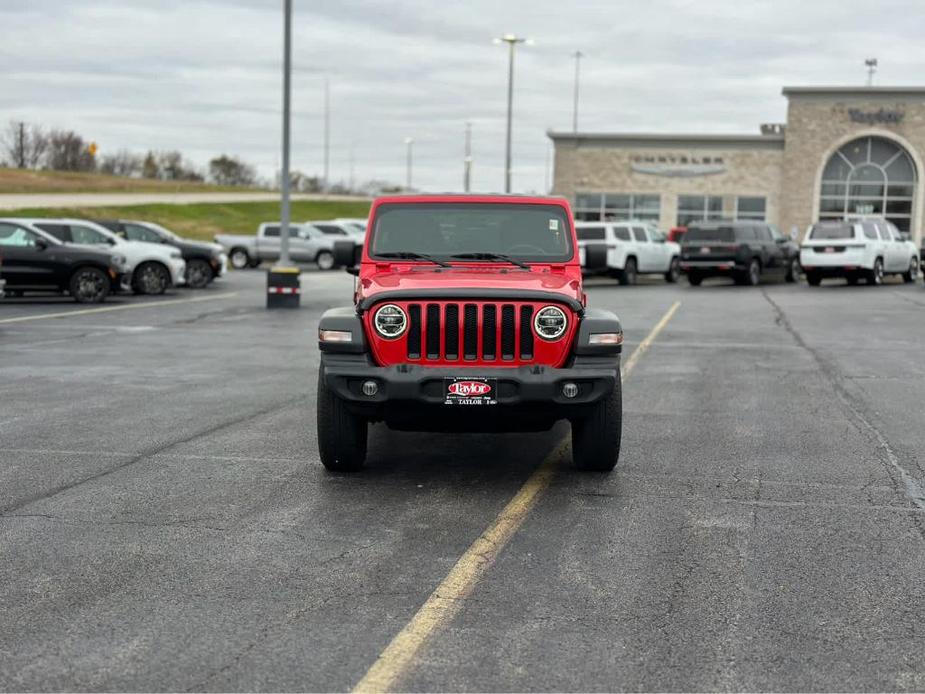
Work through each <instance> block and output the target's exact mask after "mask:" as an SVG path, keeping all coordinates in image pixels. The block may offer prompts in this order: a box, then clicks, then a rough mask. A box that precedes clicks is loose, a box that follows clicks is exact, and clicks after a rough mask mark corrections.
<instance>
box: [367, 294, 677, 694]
mask: <svg viewBox="0 0 925 694" xmlns="http://www.w3.org/2000/svg"><path fill="white" fill-rule="evenodd" d="M680 305H681V302H680V301H676V302H675V303H674V304H672V306H671V308H669V309H668V311H667V312H666V313H665V315H664V316H662V318H661V320H659V322H658V323H656V324H655V327H653V328H652V330H651V331H650V332H649V334H648V335H646V337H645V339H644V340H643V341H642V342H640V343H639V346H638V347H636V349H635V350H634V351H633V353H632V354H631V355H630V357H629V359H627V360H626V364H625V365H624V366H623V369H622V370H621V374H622V377H623V378H626V377H627V376H628V375H629V374H630V372H631V371H632V370H633V367H634V366H635V365H636V364H637V363H638V361H639V357H641V356H642V355H643V354H644V353H645V352H646V351H647V350H648V349H649V347H650V346H651V344H652V342H653V341H654V340H655V338H656V337H657V336H658V334H659V333H660V332H661V331H662V330H663V329H664V327H665V326H666V325H667V324H668V321H670V320H671V318H672V316H674V314H675V313H676V312H677V310H678V307H679V306H680ZM568 447H569V443H568V439H565V440H563V441H562V442H561V443H560V444H559V445H558V446H556V447H555V448H554V449H553V451H552V452H551V453H550V454H549V455H548V456H546V459H545V460H544V461H543V462H542V463H541V464H540V466H539V468H537V469H536V471H535V472H534V473H533V474H532V475H530V478H529V479H528V480H527V481H526V482H524V485H523V486H522V487H521V488H520V490H519V491H518V492H517V494H515V495H514V498H513V499H511V500H510V502H508V504H507V506H505V507H504V510H502V511H501V513H500V514H498V517H497V518H495V520H494V521H493V522H492V524H491V525H490V526H488V529H487V530H485V532H483V533H482V534H481V535H480V536H479V537H478V539H476V541H475V542H473V543H472V545H471V546H470V547H469V549H467V550H466V552H465V554H463V555H462V557H460V558H459V561H457V562H456V565H455V566H454V567H453V568H452V569H451V570H450V573H449V574H447V576H446V578H444V579H443V581H442V582H441V583H440V585H439V586H437V589H436V590H435V591H434V592H433V593H431V594H430V597H428V598H427V601H426V602H425V603H424V604H423V605H422V606H421V608H420V609H419V610H418V611H417V613H416V614H415V615H414V617H412V618H411V621H410V622H408V623H407V624H406V625H405V627H404V628H403V629H402V630H401V631H400V632H398V634H397V635H396V636H395V638H393V639H392V642H391V643H390V644H389V645H388V646H386V648H385V650H384V651H382V653H381V654H380V655H379V658H378V659H377V660H376V662H375V663H373V665H372V667H370V669H369V670H368V671H367V673H366V674H365V675H364V676H363V679H361V680H360V681H359V682H358V683H357V685H356V686H355V687H354V689H353V691H354V692H387V691H392V690H394V688H395V685H396V683H397V682H398V680H399V679H400V678H401V677H402V676H403V675H404V674H405V672H407V670H408V668H409V666H410V665H411V662H412V661H413V660H414V657H415V656H416V655H417V653H418V651H420V650H421V648H422V647H423V646H424V644H425V643H426V642H427V640H428V638H430V636H431V635H433V633H434V632H435V631H437V629H438V628H439V627H441V626H443V625H444V624H447V623H448V622H449V621H450V620H451V619H452V618H453V617H454V616H455V615H456V614H457V613H458V612H459V611H460V610H461V609H462V606H463V601H464V600H465V599H466V598H467V597H468V596H469V594H470V593H472V590H473V589H474V588H475V586H476V584H477V583H478V582H479V580H480V579H481V578H482V576H484V575H485V573H486V572H487V571H488V569H489V568H490V567H491V565H492V564H493V563H494V561H495V559H496V558H497V557H498V555H499V554H500V553H501V550H503V549H504V547H505V545H507V543H508V541H509V540H510V539H511V538H512V537H513V536H514V533H516V532H517V530H518V529H519V528H520V526H521V525H523V522H524V520H525V519H526V517H527V515H528V514H529V513H530V511H531V510H532V509H533V507H534V506H535V505H536V502H537V501H538V500H539V498H540V496H541V495H542V493H543V492H544V491H545V490H546V488H547V487H549V485H550V483H551V482H552V480H553V477H555V474H556V470H557V469H558V467H559V463H560V462H561V460H562V458H563V457H564V455H565V453H566V452H567V450H568Z"/></svg>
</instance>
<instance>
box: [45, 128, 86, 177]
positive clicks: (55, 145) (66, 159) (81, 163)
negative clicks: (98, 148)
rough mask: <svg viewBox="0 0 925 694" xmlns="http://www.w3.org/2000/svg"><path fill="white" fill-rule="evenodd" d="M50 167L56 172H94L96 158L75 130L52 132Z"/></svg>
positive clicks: (49, 156) (49, 144) (49, 143)
mask: <svg viewBox="0 0 925 694" xmlns="http://www.w3.org/2000/svg"><path fill="white" fill-rule="evenodd" d="M48 166H49V168H52V169H55V170H56V171H93V170H94V169H95V168H96V158H95V157H94V156H93V154H91V153H90V150H89V148H88V146H87V143H86V142H85V141H84V139H83V138H82V137H81V136H80V135H78V134H77V133H75V132H74V131H73V130H52V131H51V133H50V134H49V135H48Z"/></svg>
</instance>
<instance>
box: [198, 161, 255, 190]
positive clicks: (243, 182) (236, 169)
mask: <svg viewBox="0 0 925 694" xmlns="http://www.w3.org/2000/svg"><path fill="white" fill-rule="evenodd" d="M209 177H210V178H211V179H212V180H213V181H215V182H216V183H218V184H219V185H226V186H250V185H254V183H255V182H256V180H257V172H256V170H255V169H254V167H253V166H251V165H250V164H247V163H245V162H243V161H241V160H240V159H238V158H237V157H229V156H228V155H227V154H223V155H221V156H220V157H215V158H214V159H212V161H210V162H209Z"/></svg>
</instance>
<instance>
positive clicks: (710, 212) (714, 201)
mask: <svg viewBox="0 0 925 694" xmlns="http://www.w3.org/2000/svg"><path fill="white" fill-rule="evenodd" d="M722 218H723V198H722V196H721V195H679V196H678V226H679V227H686V226H687V225H688V224H690V223H691V222H702V221H704V220H707V219H722Z"/></svg>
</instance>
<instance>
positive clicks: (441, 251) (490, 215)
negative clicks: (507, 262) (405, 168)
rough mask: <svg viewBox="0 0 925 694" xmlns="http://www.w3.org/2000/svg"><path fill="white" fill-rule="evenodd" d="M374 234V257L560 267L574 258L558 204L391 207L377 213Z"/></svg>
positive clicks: (449, 204)
mask: <svg viewBox="0 0 925 694" xmlns="http://www.w3.org/2000/svg"><path fill="white" fill-rule="evenodd" d="M372 229H373V238H372V243H371V245H370V255H372V256H373V257H377V256H381V254H392V253H409V252H413V253H420V254H425V255H429V256H432V257H435V258H443V259H452V258H453V256H456V255H460V254H471V253H478V254H483V253H489V254H498V255H506V256H510V257H511V258H515V259H517V260H520V261H526V262H538V263H552V262H555V263H561V262H565V261H568V260H571V259H572V255H573V252H572V240H571V229H570V228H569V222H568V214H567V212H566V210H565V208H563V207H560V206H559V205H528V204H504V203H485V204H474V203H430V204H428V203H425V204H412V203H408V204H402V203H397V204H387V205H382V206H380V207H379V208H378V210H377V213H376V218H375V220H374V222H373V227H372ZM382 257H387V256H382Z"/></svg>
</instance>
